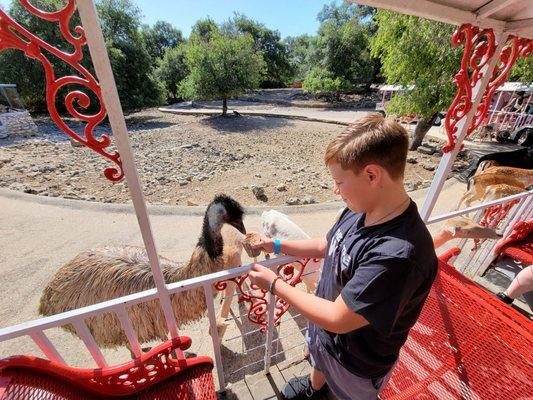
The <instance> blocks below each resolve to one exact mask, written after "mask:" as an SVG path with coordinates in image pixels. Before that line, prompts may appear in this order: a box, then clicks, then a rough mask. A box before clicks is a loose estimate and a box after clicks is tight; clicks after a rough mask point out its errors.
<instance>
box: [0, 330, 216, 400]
mask: <svg viewBox="0 0 533 400" xmlns="http://www.w3.org/2000/svg"><path fill="white" fill-rule="evenodd" d="M190 344H191V340H190V339H189V338H187V337H180V338H177V339H174V340H169V341H167V342H164V343H162V344H160V345H159V346H157V347H155V348H153V349H152V350H151V351H150V352H148V353H146V354H143V355H142V356H141V357H139V358H137V359H135V360H131V361H129V362H127V363H124V364H120V365H117V366H113V367H108V368H97V369H82V368H72V367H68V366H64V365H62V364H58V363H56V362H53V361H49V360H43V359H41V358H38V357H34V356H13V357H9V358H6V359H3V360H0V399H1V400H22V399H32V400H33V399H43V400H45V399H46V400H71V399H83V400H96V399H111V398H113V399H116V398H122V399H143V400H149V399H153V400H155V399H180V400H186V399H206V400H215V399H216V395H215V386H214V382H213V376H212V369H213V361H212V360H211V358H209V357H194V358H188V359H185V360H178V359H176V358H173V357H171V353H172V351H173V350H174V349H176V348H178V347H179V348H181V349H183V350H185V349H187V348H188V347H189V346H190Z"/></svg>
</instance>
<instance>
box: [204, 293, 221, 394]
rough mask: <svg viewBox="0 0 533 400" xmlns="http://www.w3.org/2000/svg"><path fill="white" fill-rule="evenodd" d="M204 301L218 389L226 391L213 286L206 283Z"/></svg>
mask: <svg viewBox="0 0 533 400" xmlns="http://www.w3.org/2000/svg"><path fill="white" fill-rule="evenodd" d="M204 293H205V302H206V304H207V314H208V316H209V329H210V331H211V341H212V342H213V352H214V353H215V365H216V367H217V375H218V386H219V388H220V391H221V392H222V393H224V392H225V391H226V381H225V379H224V367H223V366H222V354H221V353H220V338H219V337H218V330H217V317H216V315H215V306H214V304H213V299H214V296H213V286H212V285H211V284H207V285H205V286H204Z"/></svg>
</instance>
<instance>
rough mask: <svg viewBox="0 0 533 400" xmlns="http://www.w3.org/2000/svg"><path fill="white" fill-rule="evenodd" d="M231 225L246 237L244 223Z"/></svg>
mask: <svg viewBox="0 0 533 400" xmlns="http://www.w3.org/2000/svg"><path fill="white" fill-rule="evenodd" d="M231 225H233V226H234V227H235V228H237V229H238V230H239V232H240V233H242V234H243V235H246V228H245V227H244V223H243V222H242V221H241V222H240V223H239V222H235V223H234V224H231Z"/></svg>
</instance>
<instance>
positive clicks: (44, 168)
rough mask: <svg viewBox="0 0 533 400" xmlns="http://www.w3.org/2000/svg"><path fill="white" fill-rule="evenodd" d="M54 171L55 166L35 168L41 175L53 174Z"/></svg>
mask: <svg viewBox="0 0 533 400" xmlns="http://www.w3.org/2000/svg"><path fill="white" fill-rule="evenodd" d="M56 169H57V167H56V166H55V165H41V166H40V167H38V168H37V170H38V171H39V172H41V173H45V172H53V171H55V170H56Z"/></svg>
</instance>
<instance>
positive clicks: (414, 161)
mask: <svg viewBox="0 0 533 400" xmlns="http://www.w3.org/2000/svg"><path fill="white" fill-rule="evenodd" d="M407 162H408V163H409V164H416V163H417V162H418V160H417V159H416V157H413V156H409V157H407Z"/></svg>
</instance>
